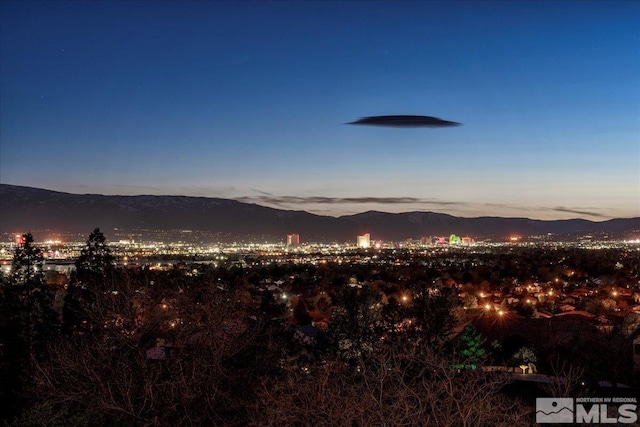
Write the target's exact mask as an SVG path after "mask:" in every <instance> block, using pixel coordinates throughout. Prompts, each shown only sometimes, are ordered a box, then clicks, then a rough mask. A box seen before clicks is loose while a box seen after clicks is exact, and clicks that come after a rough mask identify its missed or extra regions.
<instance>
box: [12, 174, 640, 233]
mask: <svg viewBox="0 0 640 427" xmlns="http://www.w3.org/2000/svg"><path fill="white" fill-rule="evenodd" d="M95 227H100V228H101V229H102V230H105V232H107V233H108V232H109V230H112V229H114V228H119V229H128V230H132V229H148V230H176V229H190V230H203V231H209V232H216V233H221V234H223V235H225V236H229V237H230V238H251V237H253V236H262V237H264V236H272V237H274V238H276V239H277V240H282V239H283V238H284V236H285V235H286V234H288V233H297V234H300V235H301V236H302V237H303V240H304V241H325V242H331V241H338V242H344V241H354V240H355V236H356V235H357V234H361V233H364V232H370V233H371V237H372V239H376V240H378V239H380V240H393V241H400V240H403V239H407V238H418V237H421V236H436V235H449V234H451V233H456V234H458V235H470V236H474V237H505V236H508V235H510V234H513V233H517V234H521V235H539V234H546V233H554V234H558V235H572V234H573V235H575V234H578V233H600V232H610V233H618V234H619V233H626V232H631V231H632V230H640V217H638V218H628V219H613V220H609V221H603V222H593V221H588V220H583V219H572V220H559V221H541V220H532V219H527V218H499V217H480V218H459V217H454V216H451V215H447V214H441V213H433V212H407V213H398V214H393V213H384V212H376V211H369V212H364V213H361V214H357V215H349V216H342V217H339V218H334V217H329V216H321V215H314V214H311V213H308V212H304V211H288V210H281V209H274V208H269V207H264V206H259V205H256V204H249V203H242V202H238V201H235V200H228V199H216V198H207V197H187V196H147V195H143V196H103V195H97V194H69V193H62V192H57V191H50V190H43V189H38V188H30V187H21V186H15V185H7V184H0V233H14V232H23V231H26V230H50V231H55V232H59V233H62V232H68V233H84V234H86V233H88V232H89V231H91V230H93V229H94V228H95Z"/></svg>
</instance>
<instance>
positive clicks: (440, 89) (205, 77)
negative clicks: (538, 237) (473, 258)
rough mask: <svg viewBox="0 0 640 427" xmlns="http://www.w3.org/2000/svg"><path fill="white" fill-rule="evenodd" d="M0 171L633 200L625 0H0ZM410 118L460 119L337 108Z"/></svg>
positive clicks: (636, 31)
mask: <svg viewBox="0 0 640 427" xmlns="http://www.w3.org/2000/svg"><path fill="white" fill-rule="evenodd" d="M0 16H1V22H0V48H1V50H0V55H1V57H0V63H1V66H0V182H2V183H4V184H15V185H26V186H32V187H39V188H47V189H51V190H57V191H65V192H72V193H100V194H122V195H133V194H158V195H160V194H171V195H192V196H207V197H222V198H233V199H238V200H241V201H248V202H254V203H259V204H262V205H267V206H273V207H279V208H284V209H296V210H307V211H311V212H315V213H320V214H326V215H335V216H337V215H342V214H348V213H356V212H364V211H367V210H380V211H386V212H401V211H413V210H420V211H435V212H445V213H449V214H452V215H458V216H469V217H472V216H484V215H492V216H505V217H516V216H517V217H529V218H538V219H560V218H577V217H579V218H586V219H591V220H605V219H609V218H612V217H631V216H638V215H640V2H638V1H619V2H616V1H610V2H595V1H585V2H578V1H572V2H566V3H564V2H552V1H548V2H523V1H516V2H505V1H500V2H485V3H482V2H475V1H474V2H469V3H465V2H431V1H423V2H407V3H398V2H393V3H391V2H389V3H385V2H380V1H376V2H370V3H368V2H302V1H296V2H204V1H199V2H158V3H155V2H150V1H135V2H126V1H119V2H116V1H105V2H79V1H73V2H64V1H46V2H31V1H21V2H13V1H6V0H5V1H2V2H0ZM376 115H424V116H432V117H438V118H441V119H442V120H447V121H453V122H459V123H461V124H462V125H461V126H456V127H445V128H386V127H379V126H352V125H347V124H346V123H350V122H353V121H356V120H358V119H360V118H362V117H367V116H376Z"/></svg>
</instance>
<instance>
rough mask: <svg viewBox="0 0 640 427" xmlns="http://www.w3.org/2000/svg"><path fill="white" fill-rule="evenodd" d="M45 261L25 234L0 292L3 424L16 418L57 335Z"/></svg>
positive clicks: (0, 385) (0, 405) (30, 238)
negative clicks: (33, 369)
mask: <svg viewBox="0 0 640 427" xmlns="http://www.w3.org/2000/svg"><path fill="white" fill-rule="evenodd" d="M43 261H44V260H43V255H42V251H41V250H40V249H39V248H38V247H36V246H34V244H33V236H32V235H31V233H26V234H24V235H23V236H22V240H21V243H20V244H19V245H18V247H16V249H15V251H14V254H13V261H12V263H11V276H10V278H9V280H8V281H7V282H6V283H5V284H4V285H3V286H2V289H1V291H0V420H2V419H6V418H7V417H9V416H12V415H15V414H16V412H17V411H16V410H15V408H16V407H17V404H18V402H19V399H20V396H21V393H22V390H23V389H24V386H25V384H24V382H25V378H27V377H28V373H29V371H30V369H31V367H32V364H33V362H34V361H35V360H36V359H42V358H44V357H46V347H47V342H48V340H49V339H51V338H55V336H56V333H57V331H58V319H57V316H56V313H55V312H54V311H53V309H52V301H53V295H51V292H49V291H48V290H47V288H46V287H45V286H44V275H43V274H42V266H43Z"/></svg>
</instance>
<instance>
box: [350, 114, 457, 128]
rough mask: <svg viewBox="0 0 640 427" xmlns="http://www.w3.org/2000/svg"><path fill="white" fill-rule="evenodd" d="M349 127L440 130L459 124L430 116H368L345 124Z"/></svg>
mask: <svg viewBox="0 0 640 427" xmlns="http://www.w3.org/2000/svg"><path fill="white" fill-rule="evenodd" d="M347 124H349V125H368V126H389V127H400V128H418V127H429V128H441V127H451V126H460V123H457V122H450V121H448V120H442V119H439V118H437V117H430V116H408V115H401V116H370V117H363V118H361V119H358V120H356V121H354V122H349V123H347Z"/></svg>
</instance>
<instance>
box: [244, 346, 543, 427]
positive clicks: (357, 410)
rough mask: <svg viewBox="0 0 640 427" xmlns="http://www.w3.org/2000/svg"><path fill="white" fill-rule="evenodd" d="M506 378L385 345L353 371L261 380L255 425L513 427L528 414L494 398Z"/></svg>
mask: <svg viewBox="0 0 640 427" xmlns="http://www.w3.org/2000/svg"><path fill="white" fill-rule="evenodd" d="M508 382H509V379H508V377H507V376H506V374H504V373H487V372H482V371H479V370H477V371H476V370H462V371H458V370H455V369H453V368H452V367H451V364H450V363H449V362H447V361H445V360H444V359H443V358H441V357H440V356H438V355H436V354H435V353H433V352H428V351H425V350H421V349H417V348H416V347H410V348H407V349H404V348H402V349H401V348H399V347H397V346H396V347H395V348H385V349H383V350H381V351H377V352H376V353H375V356H373V357H371V358H369V359H363V358H361V359H359V361H358V364H357V365H356V366H355V367H349V366H348V365H345V364H342V363H327V364H324V365H321V366H316V367H312V368H303V369H300V368H292V369H289V370H287V371H286V372H285V373H284V375H283V376H282V377H281V378H279V379H278V380H276V381H265V382H264V384H263V387H262V389H261V392H260V393H259V400H258V402H257V404H256V406H255V407H254V408H253V411H252V414H253V417H252V419H253V422H252V425H254V426H302V425H316V426H345V427H353V426H512V425H523V424H526V423H528V422H530V421H531V418H530V417H531V414H530V413H529V412H528V411H527V410H525V409H524V408H523V407H521V406H520V405H519V403H518V402H517V401H515V400H512V399H510V398H509V397H507V396H504V395H503V394H501V393H500V390H501V388H502V387H503V386H504V385H506V384H507V383H508Z"/></svg>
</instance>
